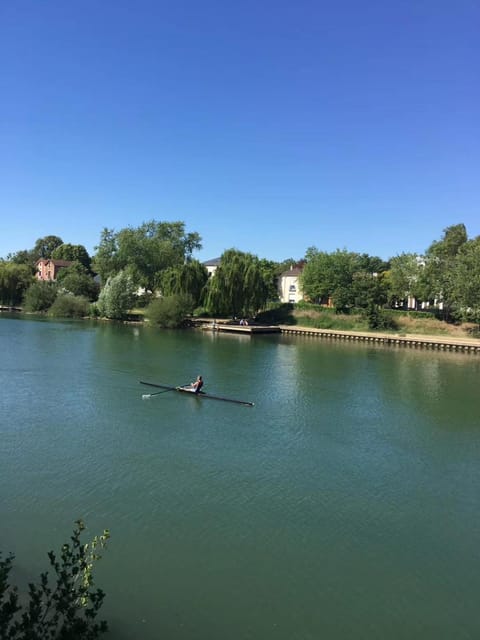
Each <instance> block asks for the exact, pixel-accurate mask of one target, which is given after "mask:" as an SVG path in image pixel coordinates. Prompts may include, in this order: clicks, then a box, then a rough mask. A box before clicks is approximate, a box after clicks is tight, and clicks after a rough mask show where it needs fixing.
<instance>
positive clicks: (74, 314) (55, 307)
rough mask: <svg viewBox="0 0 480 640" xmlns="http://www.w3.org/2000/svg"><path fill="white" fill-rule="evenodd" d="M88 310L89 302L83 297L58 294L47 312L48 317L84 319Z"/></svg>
mask: <svg viewBox="0 0 480 640" xmlns="http://www.w3.org/2000/svg"><path fill="white" fill-rule="evenodd" d="M89 310H90V302H89V300H88V299H87V298H85V297H84V296H73V295H70V294H68V293H64V294H60V295H58V296H57V297H56V299H55V302H54V303H53V304H52V306H51V307H50V309H49V310H48V313H49V315H51V316H55V317H56V318H84V317H85V316H87V315H88V313H89Z"/></svg>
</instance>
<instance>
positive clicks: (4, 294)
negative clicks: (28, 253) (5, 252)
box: [0, 261, 34, 307]
mask: <svg viewBox="0 0 480 640" xmlns="http://www.w3.org/2000/svg"><path fill="white" fill-rule="evenodd" d="M33 281H34V280H33V276H32V271H31V269H30V267H29V266H28V265H26V264H16V263H14V262H3V261H0V302H1V303H2V304H6V305H8V306H11V307H13V306H15V305H19V304H20V303H21V302H22V299H23V296H24V295H25V292H26V290H27V289H28V287H29V286H30V285H31V284H32V283H33Z"/></svg>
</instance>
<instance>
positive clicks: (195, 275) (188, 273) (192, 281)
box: [161, 260, 208, 307]
mask: <svg viewBox="0 0 480 640" xmlns="http://www.w3.org/2000/svg"><path fill="white" fill-rule="evenodd" d="M207 281H208V271H207V269H206V268H205V267H204V265H203V264H201V263H200V262H199V261H198V260H190V262H185V263H184V264H182V265H180V266H176V267H169V268H167V269H165V271H164V272H163V274H162V277H161V290H162V294H164V295H165V296H169V295H174V294H177V295H178V294H188V295H190V296H191V297H192V299H193V302H194V307H198V306H199V305H200V304H201V302H202V298H203V294H204V291H205V285H206V284H207Z"/></svg>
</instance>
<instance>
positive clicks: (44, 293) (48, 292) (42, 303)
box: [24, 281, 58, 311]
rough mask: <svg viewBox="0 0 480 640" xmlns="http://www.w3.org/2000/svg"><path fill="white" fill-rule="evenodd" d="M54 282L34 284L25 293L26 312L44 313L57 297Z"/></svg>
mask: <svg viewBox="0 0 480 640" xmlns="http://www.w3.org/2000/svg"><path fill="white" fill-rule="evenodd" d="M57 292H58V288H57V285H56V283H55V282H43V281H39V282H34V283H33V284H32V285H31V286H30V287H28V289H27V291H26V292H25V299H24V307H25V309H26V310H27V311H46V310H47V309H49V308H50V307H51V306H52V304H53V303H54V301H55V298H56V297H57Z"/></svg>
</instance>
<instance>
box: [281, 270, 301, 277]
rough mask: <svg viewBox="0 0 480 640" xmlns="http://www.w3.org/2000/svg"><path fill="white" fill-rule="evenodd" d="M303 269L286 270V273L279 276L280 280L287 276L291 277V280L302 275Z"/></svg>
mask: <svg viewBox="0 0 480 640" xmlns="http://www.w3.org/2000/svg"><path fill="white" fill-rule="evenodd" d="M302 271H303V269H302V268H301V267H291V268H290V269H287V270H286V271H284V272H283V273H281V274H280V277H281V278H288V276H291V277H292V278H294V277H296V276H299V275H300V274H301V273H302Z"/></svg>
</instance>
